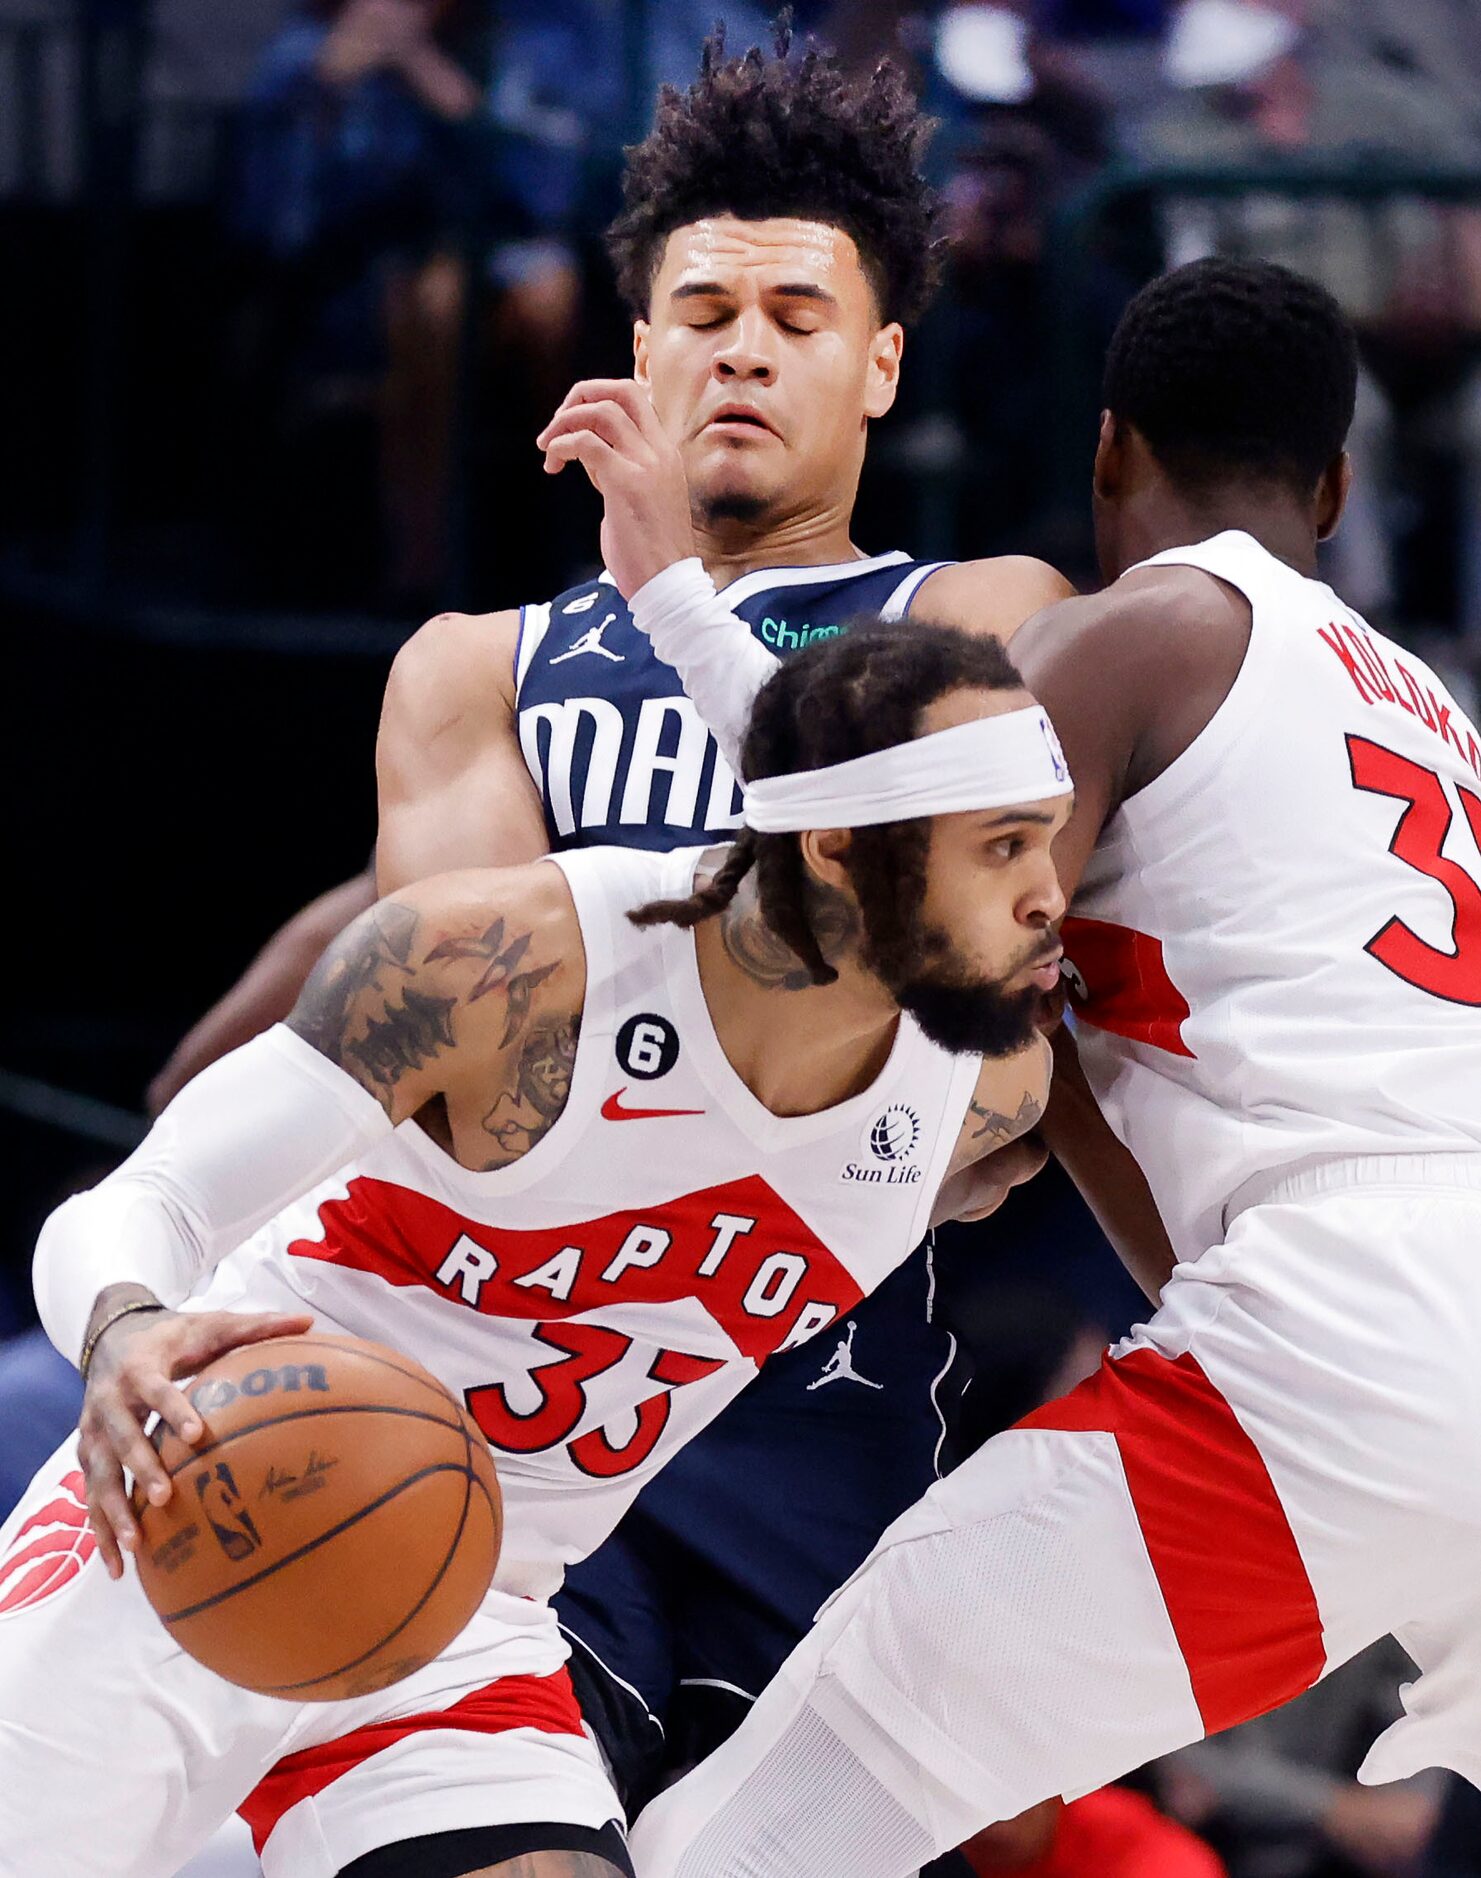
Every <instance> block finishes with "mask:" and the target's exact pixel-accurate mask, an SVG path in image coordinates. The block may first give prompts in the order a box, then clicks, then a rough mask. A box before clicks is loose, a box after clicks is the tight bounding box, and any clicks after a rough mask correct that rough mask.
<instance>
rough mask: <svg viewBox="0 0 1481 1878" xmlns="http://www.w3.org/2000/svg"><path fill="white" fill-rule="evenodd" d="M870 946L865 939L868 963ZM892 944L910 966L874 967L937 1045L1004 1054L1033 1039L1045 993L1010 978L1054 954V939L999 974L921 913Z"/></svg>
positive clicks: (963, 1052) (956, 1051)
mask: <svg viewBox="0 0 1481 1878" xmlns="http://www.w3.org/2000/svg"><path fill="white" fill-rule="evenodd" d="M871 949H872V948H870V947H869V946H868V945H867V944H866V947H865V954H866V963H870V962H871V961H870V960H869V958H868V954H869V952H870V950H871ZM892 949H893V950H895V951H896V956H900V954H901V952H903V955H904V956H905V957H908V958H909V959H910V960H911V965H910V967H909V969H908V970H906V971H904V972H898V973H891V974H889V975H887V974H886V973H885V972H883V971H880V970H879V966H878V965H877V964H876V965H874V967H873V969H874V970H875V971H876V972H878V973H879V976H880V977H881V978H882V979H883V980H884V983H885V986H886V988H887V989H888V990H889V992H890V993H891V995H892V996H893V997H894V999H895V1002H896V1003H897V1004H898V1005H899V1006H900V1009H901V1010H902V1011H906V1012H908V1013H909V1015H910V1016H911V1017H913V1018H914V1019H915V1021H916V1023H917V1024H918V1025H919V1026H920V1029H921V1032H922V1034H923V1035H924V1036H925V1037H926V1038H927V1039H928V1040H929V1041H930V1042H931V1043H934V1044H935V1045H936V1046H937V1048H938V1049H942V1050H948V1051H950V1052H951V1054H952V1055H953V1056H985V1057H1004V1056H1016V1055H1017V1054H1018V1052H1019V1051H1020V1050H1023V1049H1026V1048H1027V1046H1028V1045H1029V1043H1030V1042H1032V1040H1033V1036H1034V1032H1035V1030H1036V1028H1037V1026H1038V1024H1039V1021H1040V1019H1041V1018H1042V1017H1043V1016H1044V1014H1045V999H1044V993H1043V992H1042V991H1040V989H1039V988H1038V986H1037V985H1025V986H1023V987H1021V988H1020V989H1018V990H1013V991H1010V990H1009V989H1008V984H1009V981H1010V980H1011V979H1013V978H1016V977H1017V976H1018V974H1019V973H1020V972H1022V971H1023V969H1024V967H1025V966H1026V965H1030V966H1031V965H1032V964H1034V962H1035V960H1036V958H1038V957H1039V956H1040V955H1041V954H1043V955H1050V954H1052V952H1053V951H1054V950H1055V949H1056V947H1055V942H1053V941H1051V942H1050V943H1049V944H1046V945H1044V946H1041V947H1038V948H1036V950H1035V951H1034V952H1032V953H1030V954H1029V956H1028V957H1027V958H1023V959H1018V960H1016V961H1015V963H1014V964H1013V966H1012V968H1011V969H1010V970H1009V971H1007V972H1005V973H1004V974H1003V976H1002V977H1000V978H984V977H982V976H980V975H979V974H977V973H975V972H974V971H973V970H972V969H971V967H970V966H968V965H967V964H966V963H965V962H964V961H963V960H962V959H961V958H960V957H959V956H958V954H957V952H956V950H955V948H954V947H953V946H952V944H951V941H950V939H948V937H947V935H946V934H945V933H944V932H942V931H940V930H939V928H936V927H932V926H927V925H926V924H925V923H924V922H923V921H922V920H920V919H919V918H918V917H912V918H911V920H910V922H909V932H908V934H907V936H906V944H905V946H904V947H903V948H892Z"/></svg>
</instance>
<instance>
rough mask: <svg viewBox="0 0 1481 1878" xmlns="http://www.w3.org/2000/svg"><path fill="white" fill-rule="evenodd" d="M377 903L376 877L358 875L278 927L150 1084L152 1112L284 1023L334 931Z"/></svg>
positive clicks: (321, 896)
mask: <svg viewBox="0 0 1481 1878" xmlns="http://www.w3.org/2000/svg"><path fill="white" fill-rule="evenodd" d="M374 901H375V879H374V876H373V875H372V874H371V873H369V872H366V873H364V874H356V875H355V876H354V878H353V879H352V880H346V881H343V882H342V883H341V884H340V885H339V886H337V887H331V888H330V889H329V891H328V892H327V893H321V894H320V895H319V897H318V899H316V900H311V901H310V902H309V904H308V905H307V906H306V907H304V909H303V910H302V912H300V913H295V914H294V916H293V918H292V919H291V920H289V922H288V923H287V925H286V926H283V927H280V928H279V930H278V931H277V932H275V933H274V934H273V936H272V938H271V939H269V940H268V942H267V944H266V945H265V946H264V947H263V948H262V950H261V951H260V952H259V953H258V954H257V956H256V958H255V959H253V961H252V963H251V964H250V965H249V966H248V967H247V969H246V971H245V972H243V974H242V976H241V977H240V978H239V979H238V980H237V982H236V983H235V984H234V985H233V986H232V988H231V989H230V991H228V992H227V993H226V995H225V996H224V997H222V998H220V999H218V1000H217V1002H216V1003H215V1004H213V1005H212V1006H211V1008H210V1010H209V1011H207V1012H206V1014H205V1016H204V1017H202V1018H201V1019H200V1020H199V1022H198V1023H195V1024H193V1025H192V1026H191V1028H190V1029H189V1030H188V1031H187V1032H186V1033H185V1035H184V1037H182V1038H181V1040H180V1042H179V1043H178V1044H176V1046H175V1048H174V1050H173V1052H172V1053H171V1055H170V1060H169V1062H168V1063H166V1064H165V1066H164V1068H163V1069H162V1070H161V1071H160V1073H159V1075H158V1076H157V1077H156V1078H155V1079H154V1081H153V1082H152V1083H151V1084H150V1085H149V1096H148V1101H149V1111H150V1113H151V1114H152V1115H157V1114H158V1113H159V1112H160V1110H161V1109H162V1108H163V1107H164V1106H165V1104H166V1103H167V1102H169V1101H170V1100H171V1099H172V1098H173V1097H174V1096H175V1095H177V1094H178V1093H179V1091H180V1090H181V1089H183V1088H184V1087H185V1085H186V1083H188V1082H189V1081H190V1079H191V1077H192V1076H196V1075H199V1074H200V1072H201V1071H202V1070H203V1069H205V1068H206V1066H207V1065H208V1064H210V1063H214V1062H215V1061H216V1060H217V1058H218V1057H222V1056H225V1055H226V1053H227V1052H228V1051H229V1050H235V1049H237V1048H238V1046H239V1045H241V1044H244V1043H248V1042H250V1041H251V1039H252V1038H253V1037H256V1036H258V1035H260V1033H261V1032H262V1031H264V1030H266V1029H267V1028H268V1027H269V1026H270V1025H272V1024H280V1023H281V1022H282V1021H283V1019H284V1018H285V1017H286V1016H287V1015H288V1013H289V1012H290V1011H291V1010H292V1009H293V1006H294V1004H295V1003H296V1002H297V1001H298V994H299V992H300V991H302V990H303V987H304V982H305V980H306V979H307V978H308V975H309V973H310V972H311V971H312V970H313V969H314V965H315V964H316V962H317V961H318V959H319V956H320V954H321V953H322V952H323V950H324V948H325V946H327V945H328V944H329V942H330V940H331V939H333V938H334V936H335V934H336V933H338V932H341V931H342V930H343V929H344V928H345V927H346V926H348V925H349V923H350V921H351V920H352V919H355V918H357V917H358V916H359V915H360V914H361V913H363V912H364V911H365V909H366V908H367V907H368V906H371V905H373V904H374Z"/></svg>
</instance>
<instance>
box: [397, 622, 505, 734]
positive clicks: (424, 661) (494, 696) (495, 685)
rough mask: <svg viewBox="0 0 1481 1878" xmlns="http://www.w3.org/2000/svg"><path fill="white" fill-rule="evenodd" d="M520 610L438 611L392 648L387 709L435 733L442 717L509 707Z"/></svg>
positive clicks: (442, 721) (443, 720) (461, 715)
mask: <svg viewBox="0 0 1481 1878" xmlns="http://www.w3.org/2000/svg"><path fill="white" fill-rule="evenodd" d="M519 631H520V610H519V608H517V607H510V608H507V609H505V610H504V611H501V612H498V613H437V614H434V615H433V617H432V618H431V619H429V620H428V621H427V622H426V624H425V625H424V626H421V627H419V628H418V630H417V631H416V632H414V633H413V634H412V635H411V637H410V638H409V639H408V640H407V641H406V643H405V644H404V645H403V646H402V648H401V650H400V651H399V652H398V653H397V654H396V657H395V660H394V662H393V663H392V666H391V676H390V680H389V682H388V684H387V687H386V711H387V713H388V714H389V713H398V714H400V713H404V714H407V715H410V716H411V717H412V718H414V719H415V720H416V721H417V722H418V724H419V725H420V726H421V727H422V728H423V729H424V730H430V731H431V732H433V733H434V734H435V732H436V730H437V729H438V728H439V727H440V726H441V725H442V724H443V723H444V722H446V721H448V720H450V719H452V718H457V717H463V716H466V715H467V714H468V712H469V710H470V707H472V708H473V709H474V710H479V709H482V708H486V707H488V706H490V705H494V704H498V703H503V704H504V705H505V706H506V707H507V708H509V709H511V710H512V709H513V707H514V661H515V655H516V651H517V649H518V645H519Z"/></svg>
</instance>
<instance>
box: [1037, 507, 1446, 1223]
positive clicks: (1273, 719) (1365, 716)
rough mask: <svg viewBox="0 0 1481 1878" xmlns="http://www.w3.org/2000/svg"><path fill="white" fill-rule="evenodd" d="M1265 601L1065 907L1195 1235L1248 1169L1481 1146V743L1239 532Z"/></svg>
mask: <svg viewBox="0 0 1481 1878" xmlns="http://www.w3.org/2000/svg"><path fill="white" fill-rule="evenodd" d="M1158 564H1162V565H1179V566H1189V567H1199V568H1203V569H1205V570H1206V571H1207V572H1208V573H1210V574H1214V575H1216V576H1217V577H1218V578H1219V579H1220V580H1223V581H1226V582H1228V584H1229V585H1230V586H1232V587H1235V588H1237V589H1238V590H1239V591H1240V592H1241V593H1243V594H1244V595H1245V597H1246V598H1247V599H1248V601H1249V603H1250V607H1251V611H1252V615H1253V618H1252V624H1251V630H1250V643H1249V649H1248V651H1247V653H1246V655H1245V659H1244V663H1243V666H1242V667H1241V670H1240V672H1239V676H1238V677H1237V678H1236V680H1235V682H1234V684H1233V686H1232V687H1231V689H1230V691H1229V694H1228V696H1227V698H1226V699H1225V700H1224V702H1223V704H1222V705H1221V706H1220V707H1219V709H1218V711H1217V712H1216V713H1215V714H1214V716H1213V718H1212V720H1211V721H1210V722H1209V724H1208V725H1207V727H1206V728H1205V729H1204V731H1203V732H1202V733H1201V735H1199V736H1198V737H1197V738H1196V739H1195V740H1194V742H1193V743H1192V745H1191V746H1190V747H1189V748H1188V749H1187V750H1186V751H1185V752H1184V753H1183V754H1182V755H1181V756H1180V757H1179V758H1178V759H1177V760H1176V761H1175V762H1174V763H1172V764H1171V765H1170V766H1169V767H1168V769H1167V770H1165V771H1164V772H1163V774H1162V775H1161V776H1159V777H1157V778H1156V780H1155V781H1153V782H1152V783H1150V784H1148V786H1147V787H1146V788H1145V789H1141V790H1139V791H1138V792H1137V793H1136V794H1135V795H1134V796H1132V797H1131V798H1130V799H1129V800H1128V801H1126V802H1125V803H1123V804H1122V806H1121V808H1120V809H1119V810H1118V811H1117V812H1116V814H1115V815H1114V816H1113V817H1112V818H1111V820H1110V821H1109V822H1108V824H1107V826H1106V829H1105V832H1104V834H1103V836H1102V838H1101V842H1100V845H1099V846H1098V847H1097V849H1096V851H1095V854H1094V856H1093V858H1092V859H1091V861H1090V864H1089V866H1088V867H1087V869H1086V872H1085V877H1084V880H1083V883H1082V885H1081V888H1080V891H1079V892H1078V894H1077V895H1076V897H1075V903H1074V907H1073V909H1072V917H1071V918H1070V919H1068V920H1067V921H1066V922H1065V948H1066V955H1067V959H1068V961H1069V965H1070V968H1071V969H1070V970H1069V971H1068V972H1067V974H1066V976H1067V979H1068V982H1069V984H1070V987H1071V992H1072V995H1074V996H1075V997H1076V1011H1077V1016H1078V1018H1079V1020H1080V1023H1079V1030H1078V1036H1079V1041H1080V1051H1081V1056H1082V1059H1083V1061H1084V1064H1085V1069H1086V1072H1087V1075H1088V1076H1089V1078H1090V1081H1091V1084H1092V1087H1093V1088H1094V1089H1095V1091H1096V1094H1097V1096H1098V1097H1099V1099H1100V1102H1101V1106H1102V1108H1103V1109H1104V1111H1105V1113H1106V1116H1107V1118H1108V1119H1109V1121H1110V1123H1111V1126H1112V1127H1113V1128H1114V1130H1115V1131H1116V1133H1117V1134H1118V1135H1119V1136H1120V1137H1121V1139H1122V1140H1123V1141H1124V1142H1125V1143H1126V1145H1127V1146H1128V1147H1129V1148H1130V1149H1131V1151H1132V1153H1133V1154H1134V1155H1135V1156H1136V1158H1137V1160H1138V1161H1139V1162H1140V1163H1141V1166H1142V1168H1143V1170H1144V1171H1145V1173H1146V1175H1147V1177H1148V1179H1149V1181H1150V1182H1151V1185H1152V1188H1153V1190H1154V1192H1155V1194H1156V1197H1157V1201H1158V1204H1159V1207H1160V1209H1161V1212H1162V1215H1163V1219H1164V1221H1165V1222H1166V1224H1167V1228H1168V1231H1169V1233H1170V1235H1171V1237H1172V1240H1173V1244H1174V1247H1175V1249H1176V1250H1177V1252H1178V1254H1179V1256H1180V1257H1184V1258H1192V1257H1196V1256H1198V1254H1199V1253H1201V1252H1202V1251H1203V1250H1205V1248H1206V1247H1208V1246H1210V1245H1212V1244H1214V1243H1215V1242H1216V1241H1217V1240H1219V1239H1221V1238H1222V1237H1223V1234H1224V1225H1225V1220H1224V1213H1225V1208H1226V1205H1227V1204H1228V1203H1229V1202H1230V1201H1231V1200H1233V1199H1234V1198H1235V1197H1236V1195H1239V1194H1240V1190H1241V1189H1244V1190H1245V1191H1244V1194H1243V1195H1242V1196H1241V1197H1242V1198H1248V1197H1250V1195H1251V1194H1252V1193H1253V1192H1254V1191H1255V1190H1256V1189H1257V1188H1258V1186H1259V1184H1260V1183H1262V1182H1263V1181H1265V1180H1267V1179H1270V1178H1273V1177H1274V1176H1276V1175H1277V1174H1280V1173H1289V1172H1292V1171H1294V1170H1295V1169H1296V1168H1297V1167H1298V1166H1301V1167H1304V1166H1312V1165H1315V1164H1317V1163H1320V1162H1322V1161H1326V1160H1330V1159H1332V1158H1334V1157H1344V1156H1350V1155H1365V1154H1393V1153H1414V1154H1430V1153H1434V1152H1436V1151H1442V1152H1443V1151H1447V1150H1448V1151H1457V1152H1471V1153H1473V1152H1475V1151H1476V1149H1478V1148H1481V886H1478V884H1477V883H1478V881H1481V852H1478V843H1481V741H1478V738H1477V734H1476V732H1475V730H1474V729H1473V727H1472V726H1471V724H1470V723H1469V722H1468V721H1467V719H1466V717H1465V716H1464V714H1463V713H1462V711H1461V710H1460V709H1459V707H1458V706H1457V705H1456V703H1455V701H1454V699H1453V698H1452V697H1451V696H1450V694H1449V692H1448V691H1447V690H1446V688H1445V686H1444V685H1443V684H1442V683H1441V681H1440V680H1439V679H1438V678H1437V677H1436V676H1435V674H1434V673H1433V672H1432V671H1431V670H1430V669H1429V667H1428V666H1427V665H1425V664H1424V663H1423V662H1422V661H1421V660H1419V659H1416V658H1414V657H1413V656H1412V655H1411V654H1410V653H1408V652H1406V651H1404V650H1403V649H1402V648H1401V647H1399V646H1397V645H1395V644H1394V643H1393V642H1392V641H1391V640H1388V639H1385V638H1384V637H1383V636H1382V635H1381V634H1379V633H1376V632H1374V631H1372V630H1371V628H1369V627H1368V626H1367V625H1366V624H1365V623H1364V622H1363V621H1362V620H1361V619H1360V618H1358V616H1357V615H1356V614H1354V613H1353V612H1351V610H1350V609H1349V608H1347V607H1345V606H1344V605H1343V604H1342V602H1341V601H1340V600H1339V599H1338V598H1337V596H1336V595H1335V594H1334V593H1333V592H1332V590H1331V588H1330V587H1327V586H1324V585H1323V584H1322V583H1321V582H1320V581H1316V580H1308V579H1306V578H1304V577H1303V576H1301V575H1300V574H1297V573H1295V572H1293V571H1292V569H1290V568H1289V567H1287V566H1286V565H1285V564H1284V563H1283V562H1281V561H1278V560H1276V559H1275V558H1274V557H1273V556H1272V555H1270V554H1268V553H1266V551H1265V550H1264V549H1263V548H1261V547H1260V546H1259V544H1258V543H1256V542H1255V541H1253V540H1252V539H1251V538H1250V537H1249V536H1248V535H1244V534H1239V533H1228V534H1222V535H1218V536H1216V537H1215V538H1214V539H1212V540H1210V541H1206V542H1203V543H1201V544H1200V545H1199V546H1196V547H1189V548H1176V549H1171V550H1169V551H1168V552H1166V553H1164V554H1159V555H1157V556H1155V557H1154V559H1153V561H1152V562H1149V563H1145V564H1144V565H1158Z"/></svg>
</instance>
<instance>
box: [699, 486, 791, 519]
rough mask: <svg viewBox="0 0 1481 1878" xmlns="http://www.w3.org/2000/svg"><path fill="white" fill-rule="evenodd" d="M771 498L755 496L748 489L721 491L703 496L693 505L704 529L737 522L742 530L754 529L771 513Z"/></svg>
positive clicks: (754, 493) (752, 491) (753, 492)
mask: <svg viewBox="0 0 1481 1878" xmlns="http://www.w3.org/2000/svg"><path fill="white" fill-rule="evenodd" d="M771 506H772V505H771V498H770V497H769V496H762V495H757V494H756V492H755V491H754V490H750V489H722V490H718V491H717V492H716V493H715V494H714V495H711V496H703V497H701V498H700V500H699V501H698V502H697V503H696V504H695V507H696V509H697V510H698V511H699V520H700V522H701V523H702V525H703V526H704V527H706V528H714V527H716V526H717V525H718V524H720V523H722V522H739V523H740V525H741V526H742V527H743V528H754V527H755V526H756V524H757V523H758V522H764V521H765V520H766V518H767V516H768V515H769V514H770V513H771Z"/></svg>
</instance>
